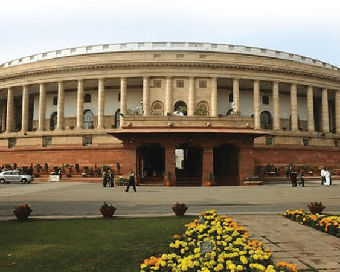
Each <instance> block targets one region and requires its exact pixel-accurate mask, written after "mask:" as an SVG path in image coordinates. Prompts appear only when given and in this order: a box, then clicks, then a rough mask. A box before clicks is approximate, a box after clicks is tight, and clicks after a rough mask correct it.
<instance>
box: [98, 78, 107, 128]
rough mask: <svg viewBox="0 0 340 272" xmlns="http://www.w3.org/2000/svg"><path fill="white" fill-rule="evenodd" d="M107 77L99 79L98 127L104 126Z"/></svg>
mask: <svg viewBox="0 0 340 272" xmlns="http://www.w3.org/2000/svg"><path fill="white" fill-rule="evenodd" d="M104 106H105V79H104V78H100V79H98V125H97V128H98V129H102V128H104Z"/></svg>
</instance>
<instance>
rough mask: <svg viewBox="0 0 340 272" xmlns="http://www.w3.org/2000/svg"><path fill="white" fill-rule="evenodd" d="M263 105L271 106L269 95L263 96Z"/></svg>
mask: <svg viewBox="0 0 340 272" xmlns="http://www.w3.org/2000/svg"><path fill="white" fill-rule="evenodd" d="M262 104H263V105H269V96H268V95H264V96H262Z"/></svg>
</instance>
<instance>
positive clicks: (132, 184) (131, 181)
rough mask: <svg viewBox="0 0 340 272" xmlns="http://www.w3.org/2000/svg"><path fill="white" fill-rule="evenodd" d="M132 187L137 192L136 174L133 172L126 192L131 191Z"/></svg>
mask: <svg viewBox="0 0 340 272" xmlns="http://www.w3.org/2000/svg"><path fill="white" fill-rule="evenodd" d="M130 186H132V187H133V190H134V191H135V192H136V184H135V173H134V172H133V171H131V172H130V178H129V185H128V186H127V188H126V190H125V192H128V191H129V188H130Z"/></svg>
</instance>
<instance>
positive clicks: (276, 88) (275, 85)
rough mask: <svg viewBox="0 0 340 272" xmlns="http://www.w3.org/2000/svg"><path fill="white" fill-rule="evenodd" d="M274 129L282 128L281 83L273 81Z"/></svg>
mask: <svg viewBox="0 0 340 272" xmlns="http://www.w3.org/2000/svg"><path fill="white" fill-rule="evenodd" d="M273 102H274V103H273V111H274V130H280V106H279V83H278V82H273Z"/></svg>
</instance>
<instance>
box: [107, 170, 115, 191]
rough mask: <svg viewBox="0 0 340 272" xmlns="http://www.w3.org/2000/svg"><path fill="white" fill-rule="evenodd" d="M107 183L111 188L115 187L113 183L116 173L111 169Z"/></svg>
mask: <svg viewBox="0 0 340 272" xmlns="http://www.w3.org/2000/svg"><path fill="white" fill-rule="evenodd" d="M107 172H108V173H107V183H108V184H109V187H113V186H114V183H113V180H114V173H113V172H112V170H111V169H109V170H108V171H107Z"/></svg>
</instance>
